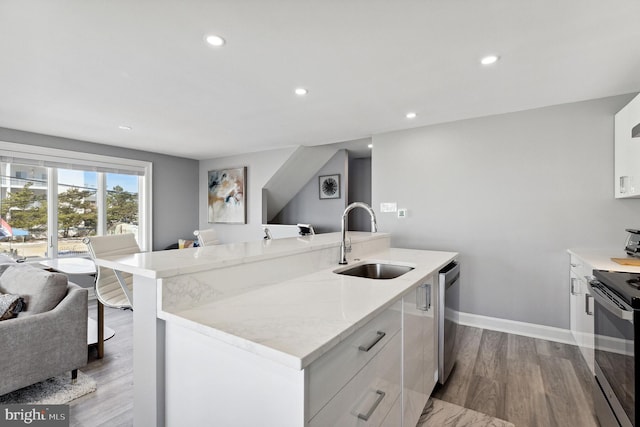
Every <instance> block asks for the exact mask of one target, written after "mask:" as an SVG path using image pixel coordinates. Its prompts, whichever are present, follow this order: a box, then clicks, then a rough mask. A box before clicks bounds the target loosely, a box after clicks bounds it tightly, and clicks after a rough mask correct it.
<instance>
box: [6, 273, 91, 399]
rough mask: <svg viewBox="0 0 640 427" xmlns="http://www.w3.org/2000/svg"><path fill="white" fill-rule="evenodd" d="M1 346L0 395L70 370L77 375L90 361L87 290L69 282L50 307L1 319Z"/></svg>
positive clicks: (73, 376)
mask: <svg viewBox="0 0 640 427" xmlns="http://www.w3.org/2000/svg"><path fill="white" fill-rule="evenodd" d="M0 284H1V283H0ZM4 292H7V290H5V291H4ZM10 292H15V290H11V291H10ZM0 349H1V350H0V351H1V352H2V357H0V378H2V380H1V381H0V395H3V394H5V393H9V392H11V391H14V390H17V389H19V388H22V387H26V386H28V385H31V384H35V383H37V382H39V381H43V380H45V379H47V378H51V377H54V376H57V375H60V374H63V373H65V372H68V371H71V372H72V378H75V376H76V375H77V370H78V368H81V367H83V366H85V365H86V364H87V290H86V289H84V288H81V287H80V286H78V285H76V284H73V283H68V284H67V288H66V294H65V295H64V297H63V298H62V300H61V301H60V302H59V303H58V304H57V305H56V306H55V307H54V308H52V309H51V310H48V311H45V312H42V313H35V314H29V313H26V312H25V313H21V314H20V315H19V316H18V317H16V318H14V319H9V320H3V321H0Z"/></svg>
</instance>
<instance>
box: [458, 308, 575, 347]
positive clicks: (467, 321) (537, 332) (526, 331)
mask: <svg viewBox="0 0 640 427" xmlns="http://www.w3.org/2000/svg"><path fill="white" fill-rule="evenodd" d="M458 314H459V319H460V320H459V321H460V324H461V325H464V326H473V327H476V328H482V329H490V330H492V331H498V332H507V333H509V334H515V335H523V336H525V337H531V338H539V339H543V340H548V341H555V342H560V343H564V344H571V345H576V342H575V340H574V339H573V335H572V334H571V331H570V330H569V329H562V328H554V327H552V326H545V325H538V324H535V323H526V322H518V321H516V320H508V319H499V318H497V317H488V316H481V315H479V314H471V313H463V312H459V313H458Z"/></svg>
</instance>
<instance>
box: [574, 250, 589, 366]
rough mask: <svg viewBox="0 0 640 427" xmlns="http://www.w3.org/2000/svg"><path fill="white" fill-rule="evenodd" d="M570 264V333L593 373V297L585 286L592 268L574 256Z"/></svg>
mask: <svg viewBox="0 0 640 427" xmlns="http://www.w3.org/2000/svg"><path fill="white" fill-rule="evenodd" d="M570 262H571V269H570V273H569V307H570V310H569V311H570V313H571V314H570V316H571V317H570V325H571V333H572V335H573V338H574V339H575V341H576V344H577V345H578V347H579V348H580V352H581V353H582V356H583V357H584V359H585V361H586V362H587V365H588V366H589V369H591V372H592V373H593V372H594V367H593V365H594V354H593V347H594V337H593V330H594V328H593V326H594V324H593V297H592V296H591V293H590V292H589V287H588V285H587V277H589V276H591V275H592V271H593V267H592V266H591V265H589V264H588V263H587V262H586V261H584V260H583V259H581V258H579V257H577V256H575V255H571V261H570Z"/></svg>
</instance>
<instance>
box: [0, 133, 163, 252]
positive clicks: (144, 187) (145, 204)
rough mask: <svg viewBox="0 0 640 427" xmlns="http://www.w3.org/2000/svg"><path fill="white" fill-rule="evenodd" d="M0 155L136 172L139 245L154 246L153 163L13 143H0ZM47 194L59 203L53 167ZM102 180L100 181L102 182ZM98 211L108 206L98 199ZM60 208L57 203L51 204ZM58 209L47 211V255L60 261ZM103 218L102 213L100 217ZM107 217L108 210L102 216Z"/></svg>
mask: <svg viewBox="0 0 640 427" xmlns="http://www.w3.org/2000/svg"><path fill="white" fill-rule="evenodd" d="M0 155H2V156H7V157H16V158H18V159H19V158H24V159H32V160H42V161H43V162H44V161H55V162H58V163H60V164H61V165H64V164H65V163H68V164H73V165H80V166H83V167H86V168H87V169H86V170H88V171H91V170H92V169H98V170H99V169H100V168H107V169H111V170H113V171H114V172H115V173H117V171H118V170H120V171H122V172H125V171H137V172H139V173H140V175H139V178H138V223H139V227H138V239H139V241H138V244H139V245H140V249H141V250H142V251H144V252H147V251H150V250H151V248H152V243H153V223H152V221H153V215H152V206H153V204H152V188H153V184H152V181H153V163H151V162H147V161H144V160H134V159H125V158H122V157H112V156H104V155H100V154H93V153H83V152H79V151H70V150H62V149H58V148H49V147H41V146H38V145H27V144H17V143H14V142H6V141H0ZM63 168H64V166H60V167H59V169H63ZM104 175H105V174H104V173H98V176H99V177H100V176H102V177H101V178H98V180H99V182H98V186H97V187H98V189H102V191H101V193H105V195H102V194H101V195H100V196H99V198H98V199H100V198H104V197H106V191H105V190H106V188H105V184H106V178H105V177H104ZM48 177H49V179H48V182H49V184H48V190H47V191H48V192H49V194H48V195H47V197H48V198H49V200H50V202H51V203H55V202H57V197H58V195H57V173H55V172H54V170H53V168H49V170H48ZM100 181H101V182H100ZM97 203H98V212H100V204H102V208H103V209H102V211H104V207H105V205H106V203H105V200H97ZM52 206H57V203H55V204H52ZM57 215H58V213H57V210H56V209H49V212H48V221H47V222H48V228H49V231H48V233H49V250H47V254H48V257H49V258H57V257H58V254H57V252H58V251H57V250H51V249H52V248H57V247H58V245H57V240H58V236H57V233H54V232H53V230H57V228H58V224H57ZM99 215H100V214H99ZM102 215H104V217H105V218H106V211H104V212H103V213H102ZM105 231H106V230H104V224H102V222H101V221H98V229H97V232H98V234H104V232H105Z"/></svg>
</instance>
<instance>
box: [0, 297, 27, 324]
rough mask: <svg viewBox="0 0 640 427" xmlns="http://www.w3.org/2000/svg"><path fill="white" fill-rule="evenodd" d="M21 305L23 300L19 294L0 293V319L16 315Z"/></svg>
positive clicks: (20, 309) (11, 317)
mask: <svg viewBox="0 0 640 427" xmlns="http://www.w3.org/2000/svg"><path fill="white" fill-rule="evenodd" d="M23 305H24V300H23V299H22V297H21V296H20V295H11V294H0V321H1V320H8V319H13V318H14V317H16V316H17V315H18V313H20V312H21V311H22V307H23Z"/></svg>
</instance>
